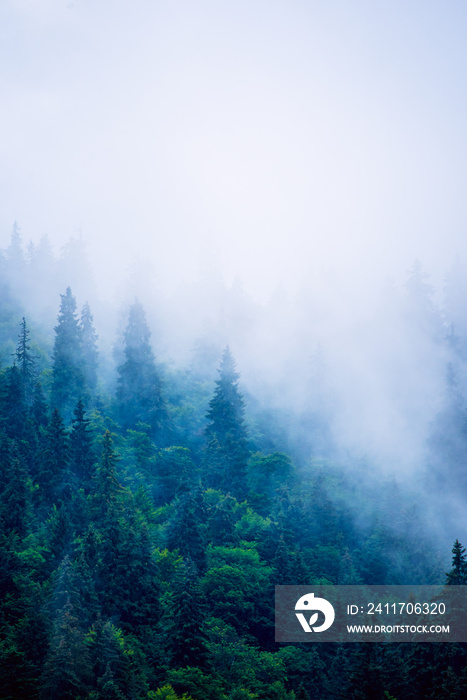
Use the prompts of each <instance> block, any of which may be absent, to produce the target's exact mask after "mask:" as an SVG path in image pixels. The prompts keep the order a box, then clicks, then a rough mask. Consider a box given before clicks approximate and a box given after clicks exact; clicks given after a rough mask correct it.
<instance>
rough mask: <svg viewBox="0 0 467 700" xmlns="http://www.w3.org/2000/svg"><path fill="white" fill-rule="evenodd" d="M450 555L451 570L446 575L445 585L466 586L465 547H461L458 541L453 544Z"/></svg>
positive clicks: (466, 565) (466, 562)
mask: <svg viewBox="0 0 467 700" xmlns="http://www.w3.org/2000/svg"><path fill="white" fill-rule="evenodd" d="M452 555H453V556H452V569H451V571H449V572H448V573H446V585H447V586H460V585H465V584H467V556H466V553H465V547H463V546H462V545H461V543H460V542H459V540H456V541H455V542H454V547H453V548H452Z"/></svg>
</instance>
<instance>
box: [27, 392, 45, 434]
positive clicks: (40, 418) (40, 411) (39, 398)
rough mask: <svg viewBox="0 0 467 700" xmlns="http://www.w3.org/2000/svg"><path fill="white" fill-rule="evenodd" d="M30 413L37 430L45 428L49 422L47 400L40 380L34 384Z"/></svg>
mask: <svg viewBox="0 0 467 700" xmlns="http://www.w3.org/2000/svg"><path fill="white" fill-rule="evenodd" d="M29 415H30V418H31V420H32V422H33V425H34V427H35V428H36V430H39V429H40V428H45V427H46V425H47V424H48V422H49V418H48V407H47V400H46V398H45V393H44V390H43V388H42V384H41V383H40V382H39V381H37V382H36V383H35V384H34V389H33V394H32V404H31V408H30V409H29Z"/></svg>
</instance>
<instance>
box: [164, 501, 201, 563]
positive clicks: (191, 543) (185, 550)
mask: <svg viewBox="0 0 467 700" xmlns="http://www.w3.org/2000/svg"><path fill="white" fill-rule="evenodd" d="M175 505H176V511H175V516H174V518H173V520H172V522H171V524H170V526H169V528H168V533H167V547H168V548H169V549H172V550H174V549H177V550H178V551H179V552H180V554H181V555H182V556H183V557H185V558H189V559H190V560H191V561H192V562H193V563H194V565H195V566H196V568H197V570H198V572H199V573H201V574H202V573H204V571H205V570H206V546H207V542H206V526H205V525H204V523H205V520H206V513H205V508H204V502H203V497H202V493H201V491H200V490H196V491H194V492H191V493H187V494H185V495H184V496H183V497H182V498H180V499H177V501H176V504H175Z"/></svg>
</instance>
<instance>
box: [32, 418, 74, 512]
mask: <svg viewBox="0 0 467 700" xmlns="http://www.w3.org/2000/svg"><path fill="white" fill-rule="evenodd" d="M68 467H69V438H68V433H67V431H66V430H65V426H64V424H63V420H62V417H61V416H60V413H59V412H58V410H57V409H56V408H55V409H54V410H53V412H52V416H51V418H50V422H49V425H48V426H47V429H46V432H45V436H44V446H43V450H42V454H41V459H40V464H39V469H40V471H39V473H38V475H37V481H38V483H39V486H40V487H41V492H42V497H43V499H45V500H46V501H47V502H48V503H52V502H58V501H59V500H60V499H62V498H69V496H70V495H71V483H70V473H69V468H68Z"/></svg>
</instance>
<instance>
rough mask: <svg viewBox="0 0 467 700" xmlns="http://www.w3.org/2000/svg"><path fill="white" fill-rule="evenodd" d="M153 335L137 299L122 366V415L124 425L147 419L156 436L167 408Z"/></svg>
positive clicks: (120, 380)
mask: <svg viewBox="0 0 467 700" xmlns="http://www.w3.org/2000/svg"><path fill="white" fill-rule="evenodd" d="M150 338H151V332H150V330H149V328H148V325H147V323H146V317H145V314H144V310H143V307H142V306H141V304H140V303H139V302H138V301H136V302H135V303H134V304H133V306H132V307H131V308H130V313H129V318H128V326H127V328H126V331H125V334H124V345H125V347H124V355H125V362H124V363H123V364H122V365H121V366H120V367H119V368H118V372H119V375H120V376H119V379H118V387H117V401H118V413H119V419H120V422H121V424H122V426H123V427H124V428H134V427H135V426H136V424H137V423H147V424H148V425H149V426H150V427H151V432H152V433H153V436H155V437H160V436H161V433H162V427H163V423H164V419H165V415H166V412H165V407H164V402H163V399H162V393H161V382H160V378H159V374H158V372H157V369H156V363H155V359H154V353H153V351H152V348H151V345H150Z"/></svg>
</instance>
